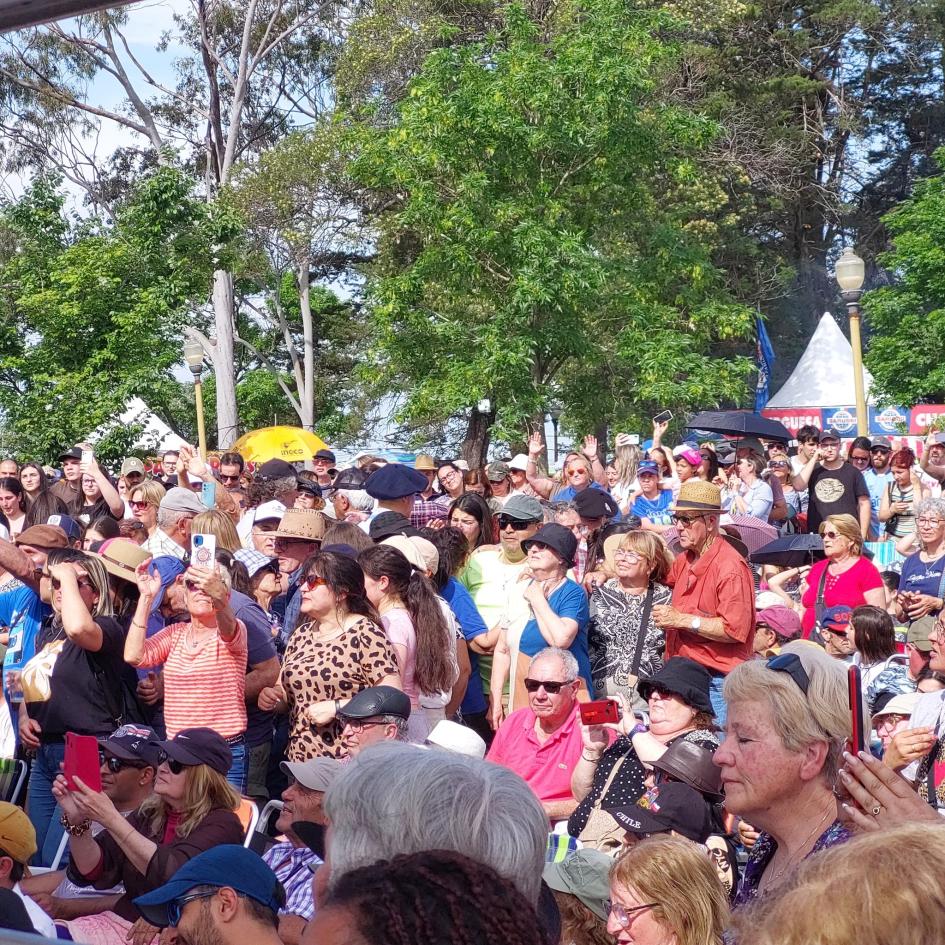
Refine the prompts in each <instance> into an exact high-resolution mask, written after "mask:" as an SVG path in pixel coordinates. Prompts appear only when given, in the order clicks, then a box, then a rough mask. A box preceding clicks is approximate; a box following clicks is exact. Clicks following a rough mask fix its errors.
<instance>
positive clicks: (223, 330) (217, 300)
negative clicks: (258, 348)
mask: <svg viewBox="0 0 945 945" xmlns="http://www.w3.org/2000/svg"><path fill="white" fill-rule="evenodd" d="M233 304H234V303H233V274H232V273H230V272H227V271H226V270H224V269H218V270H217V271H216V272H214V274H213V321H214V327H215V330H216V339H215V343H214V347H213V373H214V377H215V378H216V393H217V449H221V450H222V449H227V448H228V447H230V446H232V445H233V443H234V442H235V441H236V439H237V437H238V436H239V417H238V414H237V410H236V374H235V370H234V364H233V334H234V316H233Z"/></svg>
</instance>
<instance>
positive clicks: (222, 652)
mask: <svg viewBox="0 0 945 945" xmlns="http://www.w3.org/2000/svg"><path fill="white" fill-rule="evenodd" d="M236 625H237V631H236V636H234V637H233V639H232V640H230V641H229V642H228V643H227V642H225V641H224V640H222V639H221V638H220V636H219V635H218V634H214V636H213V637H211V638H210V639H209V640H206V641H205V642H203V643H201V644H199V645H198V646H197V647H196V649H194V648H193V647H192V646H191V644H190V642H189V639H190V624H189V623H175V624H172V625H171V626H169V627H165V628H164V629H163V630H159V631H158V632H157V633H155V634H154V636H153V637H149V638H148V639H147V640H145V641H144V655H143V656H142V659H141V664H140V665H141V666H142V667H145V668H151V667H155V666H163V667H164V672H163V676H164V721H165V723H166V725H167V737H168V738H173V737H174V736H175V735H176V734H177V733H178V732H179V731H181V729H185V728H201V727H205V728H212V729H213V730H214V731H215V732H217V734H219V735H222V736H223V737H224V738H232V737H233V736H234V735H241V734H242V733H243V732H245V731H246V697H245V693H246V627H245V626H244V625H243V624H242V622H241V621H239V620H237V622H236Z"/></svg>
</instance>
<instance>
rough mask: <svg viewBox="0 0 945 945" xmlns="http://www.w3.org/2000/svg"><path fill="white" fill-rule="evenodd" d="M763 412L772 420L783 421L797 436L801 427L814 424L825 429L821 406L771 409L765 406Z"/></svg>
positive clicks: (763, 414)
mask: <svg viewBox="0 0 945 945" xmlns="http://www.w3.org/2000/svg"><path fill="white" fill-rule="evenodd" d="M761 414H762V416H765V417H768V418H769V419H770V420H778V421H780V422H781V423H783V424H784V425H785V426H786V427H787V428H788V429H789V430H790V431H791V435H792V436H797V431H798V430H800V428H801V427H807V426H813V427H817V429H818V430H822V429H823V418H822V416H821V410H820V407H784V408H780V407H779V408H773V409H771V410H769V409H767V408H765V409H764V410H762V411H761Z"/></svg>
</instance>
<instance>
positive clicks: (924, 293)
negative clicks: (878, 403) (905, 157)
mask: <svg viewBox="0 0 945 945" xmlns="http://www.w3.org/2000/svg"><path fill="white" fill-rule="evenodd" d="M936 160H937V162H938V165H939V167H940V168H945V148H942V149H939V151H937V152H936ZM884 222H885V225H886V227H887V228H888V230H889V232H890V234H891V236H892V240H893V247H892V249H891V250H890V251H889V252H888V253H886V254H885V255H883V256H882V257H881V262H882V264H883V265H884V266H885V267H886V268H887V269H888V270H889V271H890V272H891V273H895V277H896V281H895V283H894V284H893V285H888V286H884V287H883V288H880V289H874V290H873V291H872V292H868V293H867V294H866V296H865V297H864V300H863V304H864V310H865V314H866V322H867V325H868V327H869V330H870V341H869V350H868V351H867V353H866V358H865V360H866V366H867V367H868V368H869V369H870V371H871V372H872V374H873V378H874V380H875V382H876V388H877V392H878V393H880V394H881V395H882V396H884V397H885V398H886V399H888V400H890V401H892V402H894V403H899V404H913V403H921V402H926V403H928V402H932V403H942V402H943V399H945V176H943V175H942V174H941V173H939V174H938V175H937V176H935V177H931V178H928V179H926V180H923V181H920V182H919V183H918V184H917V185H916V188H915V193H914V195H913V196H912V197H911V198H910V199H909V200H906V201H905V202H904V203H903V204H901V205H900V206H899V207H897V208H896V209H895V210H893V211H892V212H891V213H889V214H887V215H886V217H885V220H884Z"/></svg>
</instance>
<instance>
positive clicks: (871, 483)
mask: <svg viewBox="0 0 945 945" xmlns="http://www.w3.org/2000/svg"><path fill="white" fill-rule="evenodd" d="M863 478H864V479H865V480H866V488H867V489H869V492H870V528H872V530H873V534H874V535H881V534H882V530H881V527H880V521H879V503H880V502H881V501H882V499H883V493H884V492H885V491H886V489H887V488H888V487H889V484H890V483H891V482H892V481H893V475H892V473H891V472H884V473H878V472H876V470H875V469H872V468H870V469H867V470H866V472H865V473H863Z"/></svg>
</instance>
